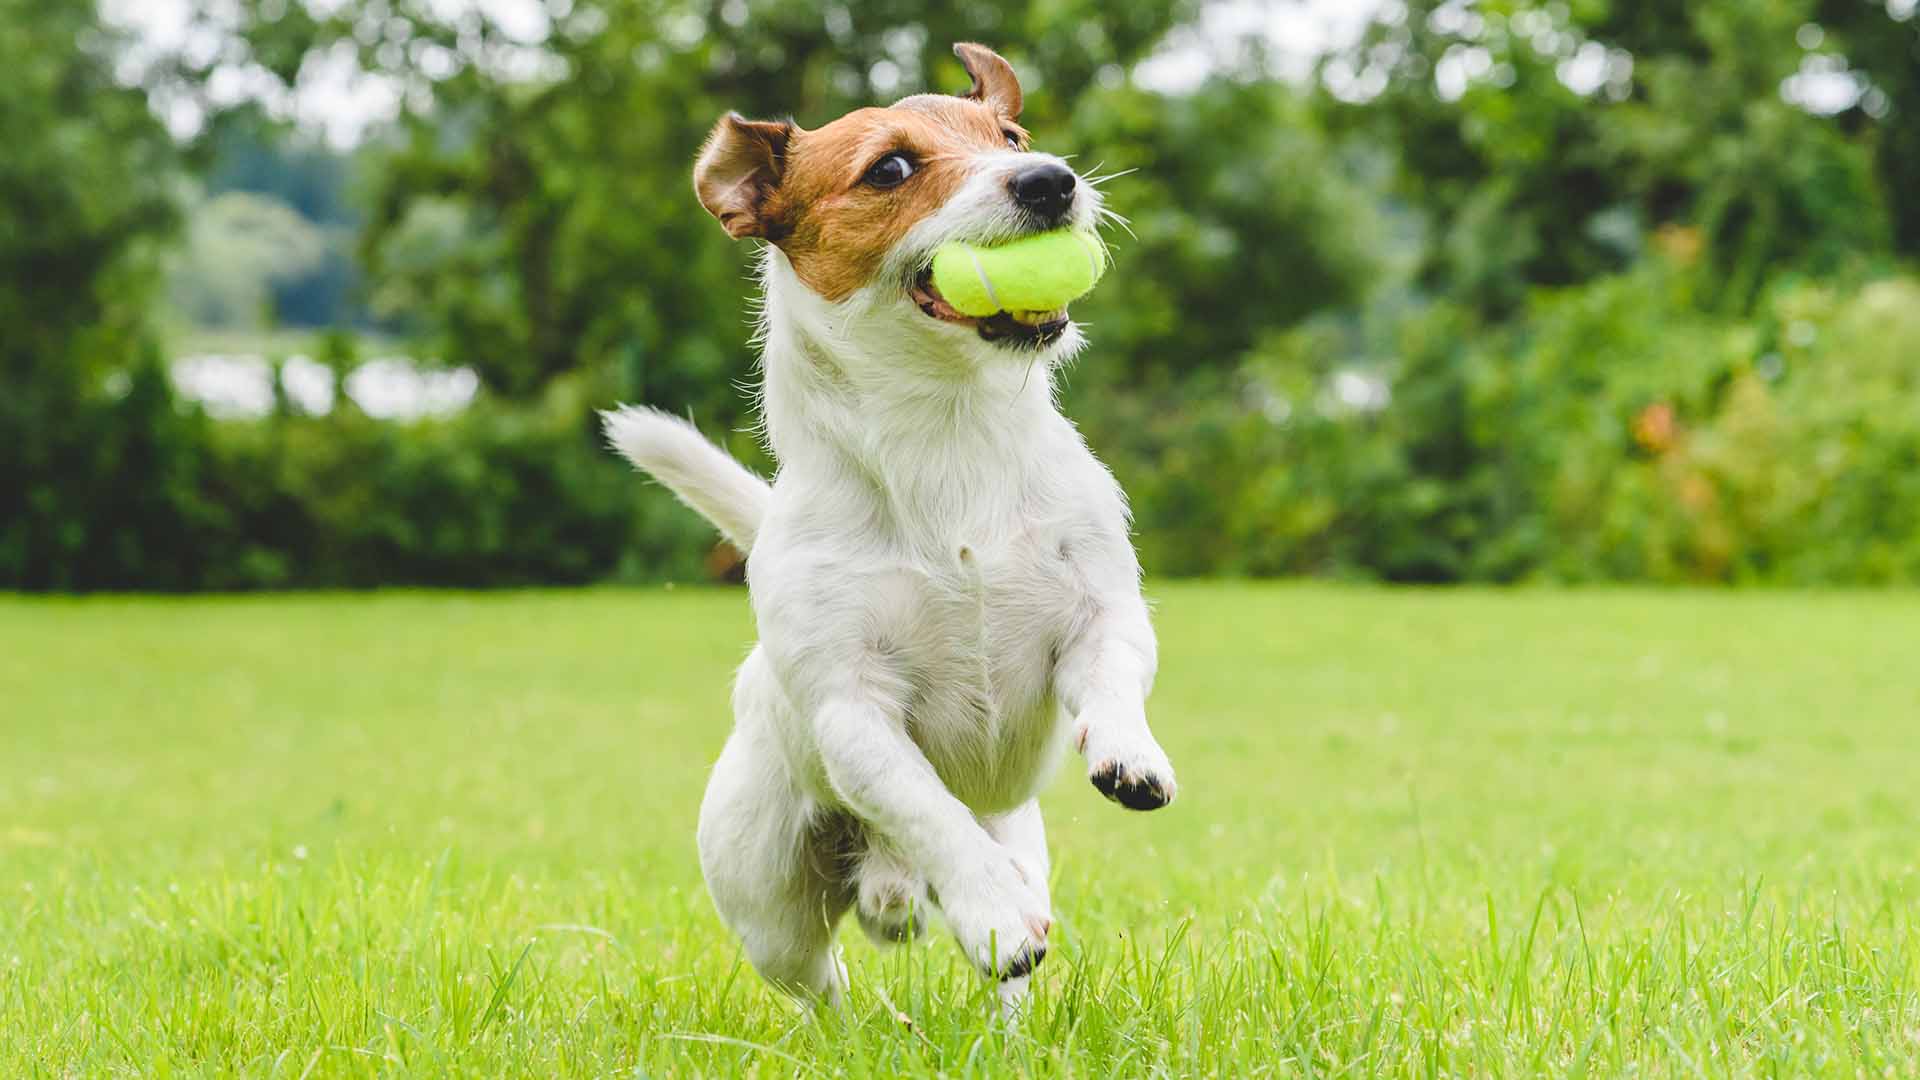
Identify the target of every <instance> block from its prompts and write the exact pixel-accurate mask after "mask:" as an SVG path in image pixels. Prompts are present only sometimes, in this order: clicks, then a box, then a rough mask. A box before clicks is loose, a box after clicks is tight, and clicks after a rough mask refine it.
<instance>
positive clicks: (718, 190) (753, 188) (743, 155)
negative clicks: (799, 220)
mask: <svg viewBox="0 0 1920 1080" xmlns="http://www.w3.org/2000/svg"><path fill="white" fill-rule="evenodd" d="M794 131H795V129H794V126H793V124H792V123H791V122H790V121H785V120H749V119H747V118H746V117H744V116H741V115H740V114H739V113H734V112H730V113H728V114H727V115H725V116H723V117H721V118H720V122H719V123H718V124H716V125H714V128H713V134H711V135H709V136H707V141H706V144H705V145H704V146H702V147H701V148H700V156H699V157H698V158H697V159H695V161H694V163H693V191H694V194H696V195H698V196H699V197H700V205H701V206H704V207H706V208H707V213H709V214H712V215H713V216H714V217H716V218H719V219H720V225H721V227H722V228H724V229H726V230H727V234H728V235H729V236H732V237H733V238H734V239H736V240H738V239H741V238H743V237H748V236H762V237H769V238H773V237H777V236H778V235H779V233H780V228H779V225H778V223H776V222H774V221H771V220H769V218H768V201H769V199H770V197H771V196H772V195H773V193H774V191H775V190H776V189H778V188H779V186H780V177H781V174H782V173H783V172H784V171H785V169H786V163H787V144H788V143H789V142H791V141H792V139H793V135H794Z"/></svg>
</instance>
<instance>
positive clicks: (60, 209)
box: [0, 0, 194, 588]
mask: <svg viewBox="0 0 1920 1080" xmlns="http://www.w3.org/2000/svg"><path fill="white" fill-rule="evenodd" d="M114 46H115V41H114V40H113V38H112V37H111V36H110V35H109V34H108V33H107V32H106V31H105V30H104V29H103V28H102V26H101V25H100V24H99V22H98V19H97V18H96V15H95V12H94V9H93V5H91V4H65V3H63V4H51V5H47V4H37V3H32V2H30V0H0V70H3V71H5V72H6V77H5V78H4V79H0V145H4V146H5V147H6V150H5V152H4V153H0V281H4V282H5V286H4V287H3V288H0V326H4V327H5V328H6V330H5V332H4V333H3V334H0V373H3V374H4V376H5V379H6V387H7V389H6V393H4V394H0V433H4V436H3V437H0V582H4V583H7V584H10V585H16V586H26V587H30V588H48V587H85V586H94V585H101V584H115V583H118V584H134V583H136V582H137V583H140V584H144V585H148V586H164V585H165V584H167V583H168V582H169V581H175V580H179V578H180V576H181V574H180V568H181V567H182V566H183V565H184V564H185V563H186V562H187V561H190V560H191V559H192V558H193V554H192V552H193V548H194V545H193V543H192V540H191V537H190V536H189V535H187V533H188V530H189V525H188V524H187V523H186V522H185V521H184V520H183V519H182V518H181V517H180V515H178V514H174V513H171V512H169V513H165V514H156V513H150V511H153V510H154V508H155V507H156V506H160V505H168V506H171V505H172V503H171V502H170V500H171V499H172V498H173V495H174V493H175V492H177V491H178V490H179V489H180V488H181V487H182V486H183V484H184V482H185V481H186V479H187V478H188V473H189V472H190V470H191V468H192V460H191V455H190V454H185V453H182V452H180V449H179V448H180V443H179V441H178V440H177V438H176V436H178V435H179V434H180V433H181V428H180V425H181V424H184V423H190V421H189V420H187V419H184V418H182V417H179V416H177V415H176V414H175V412H174V408H173V397H172V392H171V389H170V386H169V384H168V381H167V376H166V373H165V371H164V369H163V368H162V367H161V366H160V363H159V359H158V355H157V351H156V350H155V349H154V348H153V347H152V343H151V339H150V337H149V335H148V333H147V325H146V316H147V308H148V302H149V300H150V299H151V297H152V295H153V289H154V285H155V281H156V275H157V270H156V263H157V256H158V254H159V247H160V243H161V241H162V240H164V239H165V238H166V237H167V236H168V235H170V233H171V232H172V230H173V227H174V224H175V210H174V205H173V202H172V198H171V187H172V185H173V183H174V182H175V181H176V178H177V177H178V171H177V168H176V166H177V161H176V153H175V148H174V145H173V142H172V140H171V139H169V138H168V136H167V133H166V131H165V130H164V129H163V128H162V127H161V125H160V123H159V122H158V121H157V120H156V119H155V118H154V116H153V114H152V113H151V112H150V111H149V109H148V107H147V100H146V97H145V95H144V94H143V93H142V92H141V91H140V90H139V89H138V88H133V87H126V86H122V85H120V84H119V83H117V82H116V81H115V80H114V78H113V63H112V50H113V48H114Z"/></svg>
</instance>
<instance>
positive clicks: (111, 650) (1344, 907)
mask: <svg viewBox="0 0 1920 1080" xmlns="http://www.w3.org/2000/svg"><path fill="white" fill-rule="evenodd" d="M1155 592H1156V595H1157V599H1158V601H1159V614H1158V623H1159V627H1160V633H1161V640H1162V646H1163V657H1162V664H1161V678H1160V684H1159V688H1158V691H1157V692H1156V694H1155V697H1154V699H1153V705H1154V720H1155V727H1156V729H1157V731H1158V732H1159V734H1160V737H1161V740H1162V741H1163V742H1164V743H1165V745H1166V746H1167V748H1168V749H1169V751H1170V752H1171V753H1172V754H1173V757H1174V761H1175V763H1176V764H1177V765H1178V767H1179V769H1180V793H1181V795H1180V801H1179V802H1178V803H1177V804H1175V805H1174V806H1173V807H1172V808H1170V809H1169V810H1166V811H1163V812H1160V813H1156V814H1149V815H1138V814H1129V813H1127V812H1125V811H1122V810H1119V809H1117V808H1115V807H1113V806H1110V805H1108V804H1106V803H1105V802H1103V801H1101V800H1100V799H1099V798H1098V796H1097V795H1096V794H1095V793H1094V792H1093V791H1092V790H1091V789H1090V788H1088V787H1087V785H1086V783H1085V781H1084V780H1083V779H1082V777H1081V776H1080V774H1079V772H1078V769H1077V767H1075V768H1070V769H1069V770H1068V771H1067V772H1066V773H1065V774H1064V775H1062V776H1061V778H1060V779H1059V781H1058V783H1057V784H1056V786H1055V787H1054V788H1053V789H1052V791H1051V793H1050V794H1049V796H1048V800H1047V803H1048V813H1049V818H1050V828H1051V832H1052V837H1053V845H1054V854H1055V861H1056V868H1055V880H1054V896H1055V901H1056V915H1057V916H1058V923H1057V924H1056V925H1057V929H1056V931H1055V935H1056V937H1055V942H1056V947H1055V949H1054V951H1053V952H1052V953H1051V954H1050V956H1049V958H1048V960H1047V962H1046V964H1045V966H1044V967H1042V968H1041V969H1040V972H1039V976H1038V978H1037V979H1036V993H1035V997H1034V1000H1033V1006H1032V1012H1031V1015H1030V1016H1029V1017H1028V1018H1027V1020H1026V1022H1025V1023H1024V1025H1023V1026H1022V1027H1021V1029H1020V1030H1019V1031H1017V1032H1015V1033H1011V1034H1009V1033H1007V1032H1005V1031H1003V1030H1001V1029H1000V1028H999V1027H997V1026H996V1025H995V1024H994V1023H993V1022H992V1020H991V1019H990V1018H991V1015H992V1012H993V1004H992V996H991V994H989V993H988V992H987V991H986V990H985V988H984V987H982V986H981V985H980V984H979V983H978V982H977V980H976V979H974V978H973V977H972V976H971V975H970V974H969V973H968V972H967V971H966V970H965V969H964V968H963V966H962V964H961V963H960V962H959V959H958V957H957V955H956V951H955V950H954V948H953V947H952V945H951V943H950V942H949V941H947V940H946V939H945V938H944V937H942V936H937V935H936V936H934V937H932V938H930V939H929V941H928V943H927V944H923V945H920V946H915V947H911V948H907V949H901V950H894V951H881V950H878V949H875V948H873V947H872V946H869V945H868V944H866V942H865V941H864V940H863V939H861V938H860V936H859V933H858V931H857V929H854V928H852V927H851V920H849V925H848V926H847V927H846V928H845V929H844V933H843V937H844V940H845V942H846V949H847V960H848V965H849V967H850V968H851V971H852V975H853V984H854V986H853V992H852V996H851V999H850V1003H849V1005H848V1007H847V1008H846V1009H845V1010H844V1012H842V1013H840V1014H838V1015H830V1016H825V1017H819V1018H815V1017H811V1016H809V1015H807V1014H805V1013H803V1012H801V1011H799V1010H797V1009H796V1008H795V1007H793V1006H792V1005H790V1004H789V1003H788V1002H787V1001H785V1000H784V999H782V998H780V997H779V996H777V995H776V994H774V993H772V992H770V991H768V990H767V989H766V988H764V987H763V986H761V985H760V983H759V982H758V981H757V979H756V978H755V977H754V975H753V974H752V972H751V971H750V970H748V969H746V968H745V967H744V965H743V963H742V961H741V959H740V956H739V953H738V951H737V949H736V948H735V946H734V944H733V942H732V941H731V939H730V938H729V936H728V935H727V934H726V933H725V932H724V930H723V929H722V928H721V926H720V924H719V922H718V920H717V919H716V918H715V916H714V915H713V912H712V910H711V908H710V907H709V905H708V903H707V899H706V896H705V894H704V892H703V891H702V887H701V884H700V877H699V871H698V868H697V865H696V862H695V857H694V850H693V826H694V818H695V813H696V809H697V806H698V802H699V797H700V791H701V787H702V784H703V782H704V779H705V773H706V768H707V765H708V763H709V762H710V760H711V759H712V757H713V756H714V754H715V753H716V752H717V750H718V749H719V746H720V743H721V740H722V738H723V737H724V735H725V732H726V730H727V726H728V724H729V722H730V721H729V716H728V713H727V707H726V702H727V682H728V678H729V674H730V670H731V668H732V666H733V665H734V664H735V663H737V662H738V660H739V659H740V658H741V657H742V656H743V655H744V652H745V649H746V646H747V644H748V642H749V639H750V637H751V633H752V629H751V620H750V617H749V614H748V611H747V602H746V596H745V594H744V593H742V592H738V591H709V590H686V589H682V590H679V591H611V590H607V591H591V592H571V593H557V592H556V593H521V594H499V595H461V594H377V595H358V596H355V595H338V596H316V597H291V598H288V597H279V598H240V599H218V600H157V599H156V600H146V599H140V600H127V599H95V600H79V601H68V600H22V599H12V600H6V599H0V1073H5V1074H24V1075H43V1076H68V1075H71V1076H96V1075H102V1074H112V1073H126V1074H132V1073H139V1074H142V1075H160V1076H165V1075H176V1076H177V1075H194V1076H198V1075H223V1074H247V1075H258V1076H269V1075H271V1076H282V1077H299V1076H303V1075H306V1076H332V1075H361V1074H418V1075H423V1076H445V1075H453V1074H459V1075H473V1076H498V1075H528V1076H552V1075H564V1076H608V1075H620V1076H632V1075H642V1076H691V1075H705V1074H735V1073H739V1074H749V1075H762V1076H777V1075H787V1074H806V1075H816V1074H817V1075H823V1076H825V1075H853V1076H876V1077H877V1076H893V1075H900V1074H911V1075H919V1074H927V1075H931V1074H935V1073H940V1074H944V1075H948V1076H970V1075H998V1074H1002V1073H1012V1074H1022V1073H1030V1074H1040V1075H1065V1074H1073V1075H1086V1076H1096V1077H1105V1076H1110V1075H1150V1074H1157V1075H1219V1076H1253V1075H1275V1076H1320V1077H1331V1076H1370V1075H1377V1074H1386V1075H1421V1076H1429V1075H1441V1076H1445V1075H1456V1076H1495V1075H1508V1076H1532V1075H1555V1076H1559V1075H1587V1076H1618V1075H1623V1074H1629V1073H1633V1074H1637V1075H1652V1076H1693V1075H1706V1076H1724V1075H1760V1076H1776V1075H1777V1076H1800V1075H1807V1074H1818V1075H1832V1076H1875V1077H1878V1076H1883V1075H1884V1076H1914V1075H1916V1074H1920V954H1917V953H1916V950H1917V949H1920V933H1917V932H1916V930H1917V927H1916V922H1917V921H1920V908H1917V907H1916V905H1920V869H1917V868H1916V867H1917V865H1920V856H1917V855H1916V847H1917V846H1920V831H1916V823H1917V822H1920V656H1917V655H1916V650H1917V647H1920V597H1916V596H1915V595H1913V594H1911V593H1908V594H1897V593H1890V594H1865V593H1856V594H1814V595H1793V594H1779V593H1654V592H1617V591H1606V592H1598V591H1596V592H1559V591H1551V592H1550V591H1522V592H1511V593H1494V592H1413V591H1386V590H1362V589H1340V588H1330V587H1304V586H1284V587H1259V586H1241V585H1206V586H1161V587H1158V588H1157V589H1156V590H1155ZM1076 765H1077V763H1076Z"/></svg>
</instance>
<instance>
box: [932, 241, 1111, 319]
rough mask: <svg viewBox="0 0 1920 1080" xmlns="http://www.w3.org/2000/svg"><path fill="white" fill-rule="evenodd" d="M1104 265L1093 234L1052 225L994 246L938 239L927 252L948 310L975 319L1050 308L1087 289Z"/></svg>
mask: <svg viewBox="0 0 1920 1080" xmlns="http://www.w3.org/2000/svg"><path fill="white" fill-rule="evenodd" d="M1106 269H1107V249H1106V248H1105V247H1104V246H1103V245H1102V244H1101V243H1100V240H1099V238H1098V237H1095V236H1093V235H1091V234H1089V233H1084V232H1076V231H1074V230H1072V229H1056V230H1055V231H1053V232H1044V233H1034V234H1033V235H1031V236H1023V237H1021V238H1020V239H1018V240H1012V241H1009V242H1007V243H1004V244H999V245H996V246H994V247H979V246H976V245H974V244H963V243H959V242H957V241H956V242H953V243H948V244H942V245H940V247H939V249H938V250H936V251H935V252H934V253H933V287H934V288H936V289H939V290H940V295H941V296H943V297H945V298H946V301H947V303H948V304H949V305H950V306H951V307H952V308H953V310H955V311H957V312H959V313H960V314H962V315H967V316H971V317H975V318H978V317H981V316H985V315H992V314H993V313H995V312H997V311H1009V312H1013V311H1053V310H1056V309H1058V308H1063V307H1066V306H1067V305H1068V304H1070V303H1072V302H1073V301H1075V300H1077V299H1079V298H1080V297H1082V296H1085V295H1086V294H1087V293H1088V292H1090V291H1092V289H1093V286H1094V283H1095V282H1097V281H1099V280H1100V275H1101V274H1103V273H1105V272H1106Z"/></svg>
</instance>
